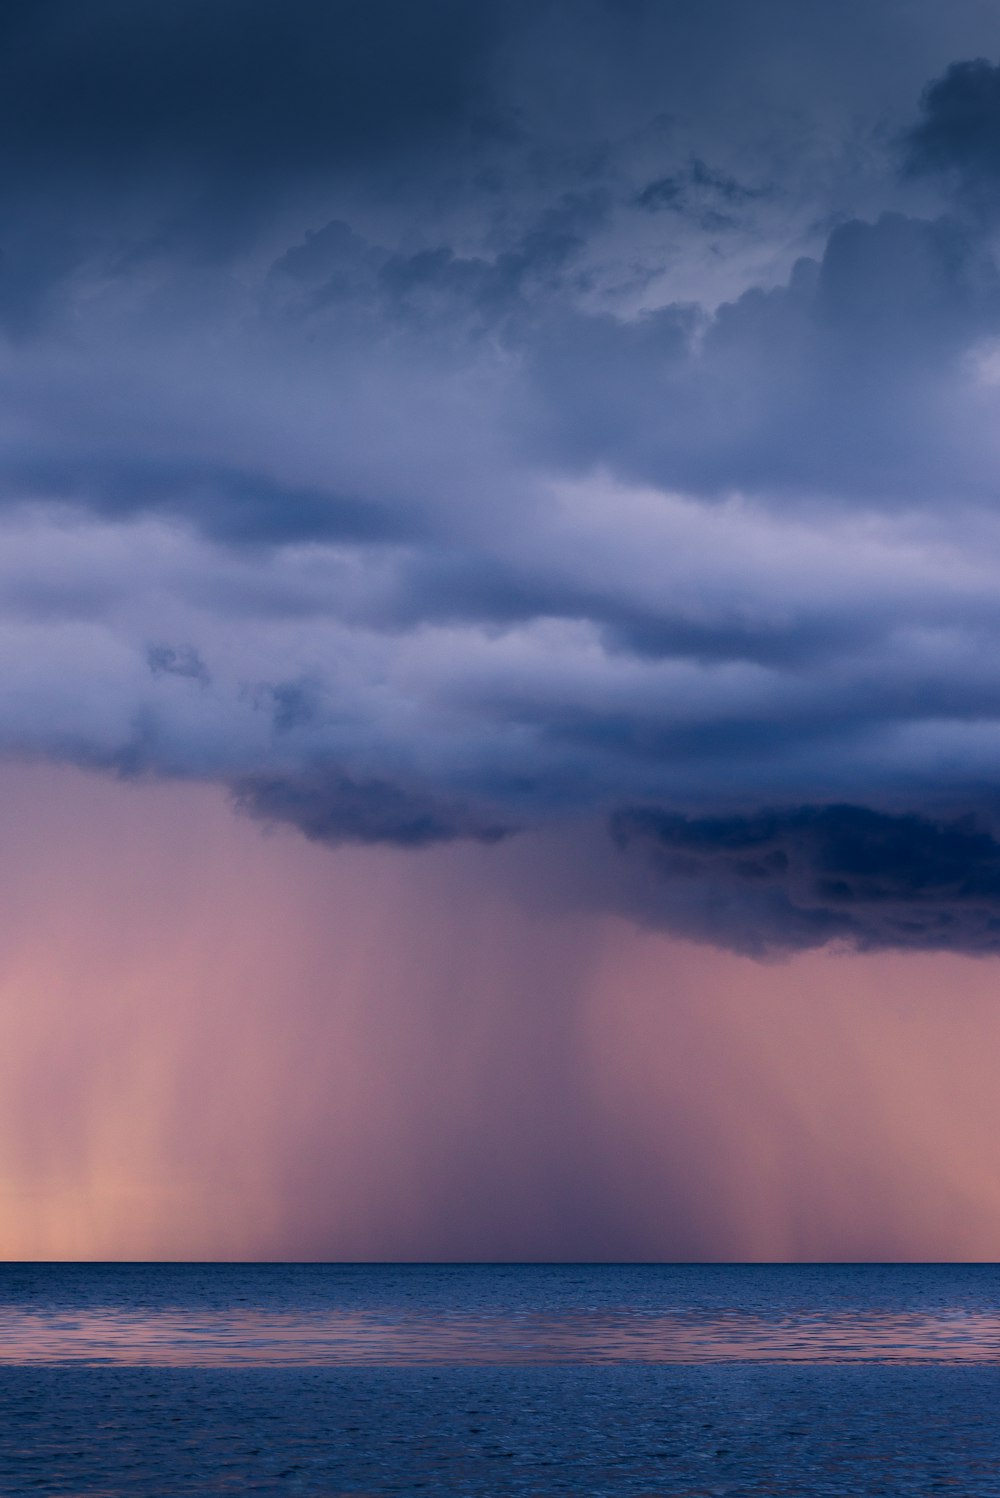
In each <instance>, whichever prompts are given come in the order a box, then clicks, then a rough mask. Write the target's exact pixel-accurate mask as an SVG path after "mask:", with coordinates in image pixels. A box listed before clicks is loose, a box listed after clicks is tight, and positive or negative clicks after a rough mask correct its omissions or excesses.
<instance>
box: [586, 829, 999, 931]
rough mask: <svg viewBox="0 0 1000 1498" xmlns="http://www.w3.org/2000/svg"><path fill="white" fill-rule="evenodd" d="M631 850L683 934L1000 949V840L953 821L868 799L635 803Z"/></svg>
mask: <svg viewBox="0 0 1000 1498" xmlns="http://www.w3.org/2000/svg"><path fill="white" fill-rule="evenodd" d="M614 833H615V836H616V838H617V840H618V842H619V844H620V845H621V846H622V847H623V848H626V849H628V848H631V849H633V850H640V849H641V850H642V851H643V852H644V853H645V854H646V856H647V857H648V859H649V860H650V862H651V863H652V865H653V867H654V868H655V870H656V872H657V874H658V875H659V876H660V878H661V880H662V881H663V885H662V896H663V898H662V904H661V906H660V908H659V911H657V905H656V896H655V894H653V893H652V892H651V893H650V897H649V900H648V904H647V905H646V908H645V912H644V913H645V914H646V915H647V918H653V919H656V918H657V914H659V917H660V918H661V919H662V920H663V921H664V923H665V924H667V925H672V926H674V927H676V928H677V929H679V930H681V931H682V932H686V934H690V935H694V936H696V937H697V938H700V939H704V938H705V937H708V938H709V939H711V940H715V941H718V942H720V943H722V944H723V945H726V946H732V947H735V948H736V949H737V950H741V951H747V952H751V953H754V954H757V955H763V954H766V953H768V952H780V951H787V950H797V949H801V948H805V947H817V946H823V945H825V944H826V943H827V942H829V941H841V942H845V943H849V944H851V945H853V946H855V947H857V948H859V949H861V950H865V951H869V950H875V949H878V948H884V947H896V948H910V949H914V950H945V951H959V952H982V953H986V952H998V951H1000V842H998V841H997V839H996V838H995V837H994V836H993V834H992V832H990V831H989V830H987V829H986V828H985V827H983V826H979V825H977V823H976V822H975V821H974V820H973V819H972V818H971V817H967V818H964V819H960V820H953V821H937V820H932V819H931V818H928V817H924V816H918V815H912V814H906V815H899V814H894V813H887V812H880V811H874V810H871V809H870V808H865V807H860V806H824V807H815V806H806V807H800V808H796V809H793V810H780V811H770V812H758V813H755V814H753V815H751V816H727V817H707V818H695V819H688V818H685V817H681V816H676V815H669V814H664V813H660V812H656V811H648V810H647V811H626V812H622V813H620V814H619V815H618V816H617V817H616V818H615V820H614Z"/></svg>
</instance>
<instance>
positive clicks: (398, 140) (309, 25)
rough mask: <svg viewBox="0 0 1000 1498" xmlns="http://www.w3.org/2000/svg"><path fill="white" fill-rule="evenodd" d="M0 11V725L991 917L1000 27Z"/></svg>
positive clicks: (316, 814)
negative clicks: (740, 847)
mask: <svg viewBox="0 0 1000 1498" xmlns="http://www.w3.org/2000/svg"><path fill="white" fill-rule="evenodd" d="M848 21H853V23H854V29H853V30H852V29H851V27H850V26H848V25H847V22H848ZM2 26H3V41H4V46H3V48H2V49H0V125H3V129H2V130H0V141H2V144H0V210H2V221H0V224H2V226H0V324H2V327H3V337H2V340H0V534H2V543H3V544H2V551H0V752H2V753H3V754H4V755H6V756H8V757H13V758H45V759H51V760H56V761H70V762H74V763H77V764H80V765H85V766H91V767H103V768H105V769H107V770H109V771H112V772H116V773H119V774H126V775H130V776H162V777H178V778H183V779H200V780H207V781H211V782H219V783H222V784H225V785H227V786H229V787H230V788H231V789H232V791H233V794H234V797H235V800H236V804H237V805H238V806H239V807H240V808H241V809H243V810H244V811H246V812H249V813H250V814H252V815H254V816H256V817H259V818H261V819H263V820H265V821H269V822H287V823H290V824H292V825H293V826H295V827H297V828H299V829H300V830H301V831H302V832H303V833H305V834H306V835H307V836H308V837H309V838H312V839H314V840H319V841H329V842H333V843H336V842H341V841H344V840H360V841H372V842H397V843H400V844H403V845H406V846H412V847H421V846H424V845H427V844H431V843H436V842H447V841H450V840H454V839H462V838H470V839H474V840H479V841H483V842H486V843H489V842H492V841H497V840H499V839H501V838H507V837H509V836H514V835H516V834H517V833H519V832H523V831H526V830H530V829H537V828H541V827H546V826H549V825H551V824H557V825H563V826H565V825H569V826H570V827H571V828H572V827H576V826H577V825H578V824H588V825H590V826H596V825H600V826H602V827H603V828H604V829H605V835H604V853H603V855H602V856H603V857H604V858H605V859H606V861H607V869H608V873H607V878H606V880H605V884H606V886H607V890H608V895H607V898H608V900H609V902H610V903H611V904H613V905H614V904H617V905H618V906H621V904H622V902H623V901H624V903H625V904H626V905H627V906H628V907H629V908H631V909H632V910H633V912H634V913H637V914H639V915H640V916H641V918H643V919H654V920H661V919H662V920H663V921H665V922H666V924H673V925H674V926H677V927H679V928H680V929H682V930H684V931H686V932H687V933H688V934H690V935H696V936H699V937H701V938H703V939H706V940H710V941H714V942H718V943H721V944H723V945H731V946H736V947H738V948H740V949H744V950H755V951H762V952H763V951H774V950H781V949H787V948H795V947H802V946H809V945H822V944H824V943H826V942H828V941H835V940H842V941H847V942H853V943H854V944H856V945H859V946H861V947H873V946H893V945H895V946H903V947H906V946H912V947H944V948H950V949H956V950H958V949H961V950H966V949H967V950H974V951H979V950H993V947H994V937H993V935H992V931H993V926H992V922H993V921H994V920H995V919H996V916H995V913H994V910H993V895H992V893H991V887H990V888H987V886H988V885H989V883H990V879H991V878H992V874H991V873H990V870H991V869H992V862H991V860H992V858H993V853H992V851H990V850H992V849H994V846H995V845H994V843H993V841H992V839H993V836H994V832H993V830H992V829H993V828H994V826H995V823H994V821H993V812H994V807H995V804H996V789H997V774H996V764H997V750H998V747H1000V674H998V672H997V669H996V665H995V662H996V659H997V652H998V646H1000V604H998V599H997V590H996V577H997V569H998V566H1000V528H998V525H997V521H996V514H995V494H996V473H997V471H998V458H1000V441H998V437H997V433H998V432H1000V423H998V420H997V416H998V412H1000V266H998V263H997V257H996V247H995V243H994V238H993V230H992V217H991V214H990V213H988V212H985V211H984V205H986V204H987V200H988V197H989V190H990V184H991V183H993V182H995V177H996V173H997V170H1000V168H998V166H997V162H998V161H1000V157H997V153H996V141H995V138H994V137H995V136H996V120H995V118H994V116H996V115H997V107H996V97H997V84H996V69H995V67H994V65H993V64H992V63H990V62H975V61H963V60H962V59H963V58H975V57H976V56H978V55H980V54H986V53H990V54H991V55H996V54H997V53H998V52H1000V24H998V23H997V21H996V19H995V18H994V17H993V16H992V15H991V14H990V12H989V11H988V10H984V9H983V8H982V7H981V6H979V5H978V4H977V3H973V0H962V3H960V4H957V5H956V6H955V7H953V8H950V9H949V12H948V15H947V17H945V16H944V15H943V13H942V12H941V10H940V8H939V7H936V6H932V5H917V6H913V5H902V4H896V3H885V4H883V5H880V6H877V7H871V6H865V7H862V6H860V5H855V4H853V3H852V4H851V5H849V6H847V7H839V8H838V30H837V34H836V35H834V34H833V33H832V32H831V30H830V27H829V26H828V24H827V21H826V20H825V19H824V17H823V16H822V15H820V13H819V10H818V9H816V10H813V9H809V8H807V9H805V10H804V9H803V8H802V7H801V6H799V5H796V6H791V5H790V4H789V3H786V0H769V3H768V4H766V5H763V6H760V7H754V8H753V18H752V24H751V22H750V17H749V13H748V11H747V8H746V7H742V6H736V5H734V4H731V3H726V0H713V3H712V4H710V5H706V6H705V7H699V8H698V14H697V15H694V14H693V13H691V11H690V8H683V7H676V8H675V7H663V6H655V5H647V4H644V3H641V0H640V3H636V4H628V5H626V4H618V3H612V0H587V3H586V4H582V5H579V6H574V7H573V8H572V10H570V8H569V7H567V6H566V5H565V4H563V3H561V0H553V3H551V4H549V5H546V6H542V7H537V6H524V5H521V4H519V3H516V0H504V3H500V0H496V3H491V4H486V5H482V6H476V7H469V6H466V5H458V4H453V3H451V0H431V3H427V4H422V5H420V6H413V5H400V4H396V3H395V0H377V3H375V4H371V5H365V6H359V5H354V4H350V3H348V0H338V3H336V4H331V5H319V4H313V3H306V0H301V3H295V4H292V5H291V6H284V7H282V8H281V11H280V13H279V11H278V9H277V8H276V7H275V6H273V5H271V4H269V3H263V0H260V3H258V0H253V3H251V4H240V5H238V6H237V5H234V4H230V3H229V0H210V3H208V4H199V5H188V4H180V5H174V6H170V7H162V6H159V7H157V6H153V5H145V4H143V5H138V6H136V5H129V6H122V5H118V4H113V3H111V0H106V3H103V0H102V3H101V4H99V5H96V6H94V7H91V8H90V10H89V12H88V19H87V25H86V27H84V26H83V25H82V23H81V20H80V17H79V15H78V13H77V11H76V10H75V8H74V7H72V6H70V5H68V4H65V3H62V0H47V3H46V4H43V5H32V6H28V5H16V6H13V7H8V9H7V11H6V12H5V15H4V20H3V23H2ZM848 33H850V35H851V44H850V46H848V44H847V42H846V40H845V36H846V35H847V34H848ZM555 37H558V38H560V39H561V43H560V46H559V48H555V47H554V45H553V38H555ZM861 43H864V45H863V46H862V45H861ZM777 54H780V56H778V55H777ZM556 57H558V69H557V73H553V72H552V70H551V68H552V63H551V60H552V59H554V58H556ZM546 58H548V59H549V60H550V62H549V66H548V69H547V68H546V64H545V59H546ZM862 58H864V59H869V60H870V64H869V61H864V60H860V59H862ZM793 63H794V66H793V65H792V64H793ZM779 64H780V66H779ZM995 158H996V159H995ZM762 808H766V809H767V810H762ZM970 814H971V815H973V816H974V818H975V819H976V820H975V821H974V824H968V823H966V822H964V821H961V820H956V819H960V818H962V817H963V816H966V815H970ZM973 827H974V829H975V830H972V828H973ZM852 838H853V839H854V841H853V842H852V841H851V839H852ZM733 839H736V843H737V844H738V843H739V841H740V839H743V840H744V841H745V842H747V846H748V847H751V846H752V850H753V851H752V853H750V854H747V857H746V858H743V857H742V855H739V856H738V855H737V854H736V853H734V852H733V851H732V846H735V844H733V845H732V846H731V844H732V840H733ZM845 839H847V841H846V842H845ZM866 839H867V841H865V840H866ZM859 840H860V841H859ZM862 843H863V844H864V846H865V848H867V849H868V850H869V852H868V853H867V854H865V857H868V856H869V854H870V856H871V858H872V859H874V864H873V865H872V866H871V867H867V866H865V865H864V859H863V858H862V860H861V863H860V864H858V863H857V862H852V858H853V854H850V855H849V853H845V852H844V849H845V848H848V846H849V847H850V848H852V849H855V851H856V849H857V847H860V846H861V844H862ZM873 849H876V850H878V849H880V850H881V851H880V852H874V851H872V850H873ZM838 850H839V851H838ZM907 850H909V851H907ZM859 857H860V855H859ZM781 859H784V863H781V864H780V867H779V862H780V860H781ZM941 859H944V860H945V863H946V864H947V870H946V872H941V868H942V865H941V864H940V860H941ZM741 860H742V861H741ZM838 860H839V862H838ZM880 860H881V861H880ZM899 860H901V862H899ZM907 860H909V862H907ZM751 864H752V865H753V867H754V868H759V870H761V871H762V872H761V873H760V874H759V877H758V876H757V875H754V876H753V877H751V875H750V874H748V873H747V872H746V871H747V869H749V868H750V866H751ZM918 866H919V869H920V870H922V872H921V873H920V874H919V877H918V876H917V874H915V873H914V872H913V871H914V869H915V868H917V867H918ZM623 867H627V871H628V872H627V875H624V876H623V875H622V873H621V871H622V869H623ZM963 870H964V872H963ZM638 871H641V878H642V880H644V881H645V882H644V884H643V888H644V889H645V890H646V893H645V894H642V895H636V893H635V878H637V877H638ZM566 878H567V884H568V886H569V885H572V884H573V878H572V871H571V870H569V869H567V871H566ZM623 879H624V883H622V880H623ZM597 883H600V881H599V880H598V881H597ZM619 886H620V887H619ZM626 886H627V889H628V891H629V893H628V895H627V898H626V895H625V894H624V893H622V890H624V889H625V887H626ZM616 891H617V893H616Z"/></svg>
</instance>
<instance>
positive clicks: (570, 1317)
mask: <svg viewBox="0 0 1000 1498" xmlns="http://www.w3.org/2000/svg"><path fill="white" fill-rule="evenodd" d="M744 1361H759V1362H802V1363H851V1362H876V1363H915V1362H922V1363H926V1362H931V1363H937V1362H944V1363H952V1362H963V1363H966V1362H972V1363H1000V1314H994V1313H987V1312H979V1311H970V1312H966V1311H943V1312H940V1313H937V1314H934V1315H928V1314H919V1313H914V1312H892V1313H873V1312H864V1313H860V1312H853V1313H852V1312H838V1313H836V1314H829V1313H825V1312H824V1313H817V1314H815V1315H810V1314H799V1315H789V1316H775V1317H764V1316H758V1315H753V1314H750V1313H747V1312H742V1311H731V1312H726V1311H723V1312H718V1313H713V1314H711V1315H707V1314H705V1313H701V1312H683V1311H679V1312H670V1313H667V1314H662V1315H648V1314H642V1313H631V1314H630V1313H621V1312H619V1313H615V1314H606V1313H595V1312H591V1311H581V1312H565V1313H560V1314H557V1315H527V1314H526V1315H517V1314H508V1315H489V1316H486V1315H480V1316H428V1315H402V1316H394V1315H391V1314H388V1313H386V1314H379V1313H377V1312H371V1311H366V1312H355V1311H332V1312H331V1311H326V1312H322V1313H315V1314H310V1315H296V1314H281V1313H273V1312H253V1311H225V1312H220V1311H210V1312H205V1313H203V1314H200V1315H197V1316H194V1315H191V1314H184V1313H183V1312H180V1311H161V1312H156V1313H149V1312H143V1313H132V1312H125V1311H115V1310H99V1311H94V1310H88V1311H81V1312H78V1313H77V1312H74V1313H68V1314H66V1313H64V1314H61V1315H57V1314H53V1313H51V1312H38V1311H20V1310H7V1311H4V1312H3V1313H0V1363H3V1364H19V1363H52V1362H84V1363H127V1364H133V1365H148V1364H156V1365H172V1366H177V1367H195V1366H233V1365H240V1366H248V1367H271V1366H277V1365H281V1364H288V1363H294V1364H298V1365H300V1366H301V1365H329V1366H340V1367H345V1366H351V1365H356V1364H380V1365H392V1366H408V1365H421V1364H465V1365H472V1364H504V1363H509V1364H521V1363H715V1362H744Z"/></svg>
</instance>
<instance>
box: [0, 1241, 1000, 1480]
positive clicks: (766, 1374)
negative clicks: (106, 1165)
mask: <svg viewBox="0 0 1000 1498" xmlns="http://www.w3.org/2000/svg"><path fill="white" fill-rule="evenodd" d="M998 1411H1000V1272H998V1271H997V1270H996V1269H995V1268H994V1267H993V1266H985V1265H977V1266H960V1267H956V1266H861V1267H855V1266H791V1267H790V1266H722V1265H720V1266H662V1267H661V1266H651V1265H623V1266H579V1265H574V1266H549V1265H536V1266H506V1265H504V1266H465V1265H460V1266H433V1267H427V1266H325V1265H298V1266H287V1265H192V1266H175V1265H163V1266H161V1265H41V1266H24V1265H5V1266H0V1494H2V1495H19V1494H22V1493H23V1494H27V1493H62V1494H73V1495H76V1498H82V1495H84V1494H87V1495H90V1498H97V1495H105V1498H109V1495H119V1494H120V1495H154V1494H155V1495H167V1494H171V1493H178V1494H180V1493H184V1494H205V1495H209V1494H218V1493H241V1494H242V1493H261V1494H268V1493H273V1494H299V1493H301V1494H310V1495H315V1498H320V1495H323V1498H333V1495H347V1494H352V1495H355V1498H363V1495H365V1498H374V1495H376V1494H390V1493H391V1494H423V1495H432V1498H437V1495H445V1494H477V1495H483V1498H486V1495H503V1494H510V1495H529V1494H530V1495H544V1494H549V1493H552V1494H556V1493H559V1494H580V1495H584V1494H587V1495H590V1494H593V1495H597V1494H609V1495H612V1494H623V1495H625V1494H629V1495H636V1498H638V1495H644V1498H652V1495H664V1498H666V1495H670V1498H695V1495H699V1498H700V1495H706V1498H707V1495H713V1498H718V1495H732V1498H737V1495H741V1498H743V1495H750V1494H769V1495H779V1494H780V1495H786V1494H787V1495H793V1494H794V1495H796V1498H803V1495H809V1494H850V1495H860V1494H877V1493H884V1494H911V1493H920V1494H923V1493H938V1492H952V1493H958V1494H963V1495H987V1494H988V1495H997V1498H1000V1414H998Z"/></svg>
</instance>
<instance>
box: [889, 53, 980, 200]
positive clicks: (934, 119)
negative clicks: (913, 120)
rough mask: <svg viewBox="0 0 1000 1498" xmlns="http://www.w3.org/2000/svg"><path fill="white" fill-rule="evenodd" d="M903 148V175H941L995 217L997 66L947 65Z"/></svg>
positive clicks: (928, 90) (929, 91)
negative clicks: (904, 173)
mask: <svg viewBox="0 0 1000 1498" xmlns="http://www.w3.org/2000/svg"><path fill="white" fill-rule="evenodd" d="M904 147H905V155H904V161H905V166H906V169H907V170H908V171H910V172H912V173H913V174H914V175H917V176H919V175H921V174H927V173H940V174H942V175H943V176H944V177H945V179H946V180H948V181H949V182H950V184H951V185H952V186H953V187H956V188H958V190H959V192H960V194H961V196H962V197H963V198H965V199H966V200H967V201H968V202H971V203H972V204H974V205H975V206H976V207H977V208H979V209H982V210H985V211H986V212H987V214H988V215H990V216H993V215H995V213H996V205H995V196H996V184H997V180H998V178H1000V65H994V64H992V63H990V62H988V61H987V59H986V58H984V57H978V58H975V59H974V60H973V61H971V62H956V63H952V65H951V67H949V68H948V70H947V71H946V72H945V73H944V75H943V76H942V77H940V78H936V79H935V80H934V81H933V82H932V83H930V84H928V86H927V88H926V89H925V91H924V95H923V98H922V100H921V110H920V119H919V121H918V122H917V124H916V125H915V126H914V127H913V128H912V129H911V130H910V131H908V132H907V134H906V137H905V141H904Z"/></svg>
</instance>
